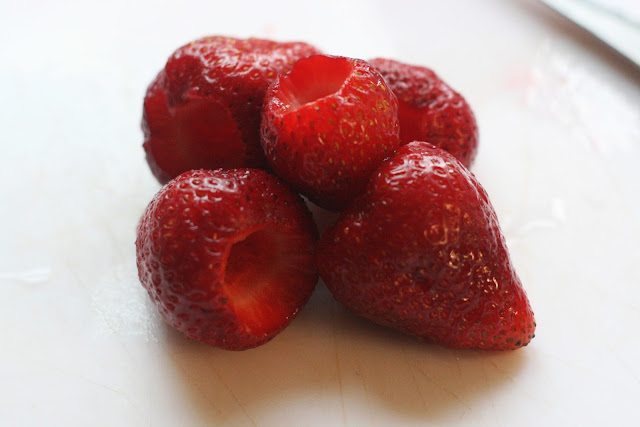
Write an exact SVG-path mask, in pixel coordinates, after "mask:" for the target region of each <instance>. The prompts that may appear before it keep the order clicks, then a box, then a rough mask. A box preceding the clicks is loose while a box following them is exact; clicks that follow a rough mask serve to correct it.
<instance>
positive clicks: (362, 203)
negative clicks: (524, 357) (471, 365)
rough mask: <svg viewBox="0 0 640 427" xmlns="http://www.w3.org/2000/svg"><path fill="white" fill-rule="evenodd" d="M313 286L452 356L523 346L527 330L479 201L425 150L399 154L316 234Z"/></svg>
mask: <svg viewBox="0 0 640 427" xmlns="http://www.w3.org/2000/svg"><path fill="white" fill-rule="evenodd" d="M317 263H318V269H319V272H320V277H321V278H322V279H323V280H324V281H325V283H326V285H327V286H328V288H329V289H330V290H331V292H332V293H333V295H334V297H335V298H336V299H337V300H338V301H340V302H342V303H344V304H345V305H346V306H347V307H348V308H350V309H352V310H353V311H354V312H355V313H356V314H358V315H360V316H363V317H365V318H368V319H371V320H373V321H374V322H377V323H379V324H382V325H385V326H389V327H392V328H395V329H398V330H400V331H403V332H405V333H408V334H412V335H415V336H417V337H419V338H421V339H424V340H430V341H432V342H435V343H438V344H440V345H444V346H448V347H454V348H481V349H492V350H510V349H516V348H518V347H521V346H524V345H527V344H528V343H529V341H530V340H531V338H532V337H533V334H534V330H535V321H534V318H533V313H532V311H531V307H530V305H529V301H528V299H527V296H526V294H525V291H524V290H523V288H522V285H521V283H520V280H519V278H518V276H517V275H516V272H515V271H514V269H513V266H512V264H511V262H510V259H509V254H508V252H507V247H506V244H505V240H504V238H503V236H502V234H501V231H500V227H499V225H498V219H497V217H496V214H495V212H494V210H493V208H492V206H491V203H490V202H489V198H488V196H487V193H486V192H485V190H484V189H483V188H482V186H481V185H480V183H479V182H478V181H477V180H476V178H475V177H474V176H473V174H472V173H471V172H469V171H468V170H467V169H466V168H465V167H464V166H463V165H462V163H461V162H459V161H458V160H457V159H456V158H455V157H453V156H452V155H450V154H449V153H447V152H446V151H444V150H441V149H439V148H436V147H435V146H433V145H431V144H428V143H425V142H413V143H410V144H408V145H405V146H403V147H401V148H400V149H399V150H398V151H397V153H396V154H395V156H394V157H392V158H391V159H390V160H388V161H386V162H385V163H383V164H382V165H381V166H380V167H379V168H378V169H377V170H376V172H375V173H374V174H373V176H372V178H371V181H370V182H369V185H368V186H367V189H366V191H365V193H364V194H363V195H362V196H361V197H359V198H358V199H356V201H355V202H354V203H353V204H352V205H351V206H350V207H349V208H348V209H347V210H346V211H344V212H343V213H342V214H341V215H340V217H339V219H338V221H337V222H336V223H335V224H334V225H333V226H332V227H331V228H329V229H328V230H327V231H325V233H324V234H323V236H322V238H321V240H320V243H319V246H318V253H317Z"/></svg>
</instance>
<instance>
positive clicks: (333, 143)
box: [262, 55, 400, 210]
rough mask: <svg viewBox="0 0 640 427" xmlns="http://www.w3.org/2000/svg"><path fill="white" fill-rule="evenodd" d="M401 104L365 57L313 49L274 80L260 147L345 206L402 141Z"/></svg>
mask: <svg viewBox="0 0 640 427" xmlns="http://www.w3.org/2000/svg"><path fill="white" fill-rule="evenodd" d="M397 111H398V103H397V100H396V97H395V95H394V94H393V93H392V92H391V90H389V88H388V87H387V84H386V83H385V81H384V79H383V78H382V76H381V75H380V74H379V73H378V72H377V71H375V70H374V69H373V68H372V67H371V66H370V65H369V64H368V63H367V62H365V61H363V60H361V59H352V58H344V57H336V56H325V55H314V56H310V57H308V58H303V59H301V60H299V61H298V62H296V63H295V65H294V66H293V68H292V69H291V71H290V72H289V73H287V74H286V75H282V76H280V77H278V79H276V81H275V82H274V83H273V84H272V85H271V86H270V87H269V90H268V92H267V95H266V96H265V102H264V109H263V121H262V147H263V149H264V151H265V155H266V157H267V160H268V161H269V163H270V165H271V167H272V168H273V170H274V171H275V172H276V173H277V174H278V175H279V176H280V177H282V178H283V179H284V180H285V181H286V182H288V183H289V184H291V186H292V187H293V188H294V189H296V190H297V191H298V192H300V193H302V194H304V195H305V196H307V197H308V198H309V199H310V200H311V201H313V202H314V203H316V204H317V205H319V206H321V207H324V208H327V209H331V210H341V209H343V208H345V207H346V206H347V205H348V204H349V203H350V202H351V200H352V199H353V198H354V197H355V196H356V195H358V194H359V193H361V192H362V191H363V190H364V187H365V186H366V183H367V180H368V179H369V176H370V175H371V173H372V172H373V170H374V169H375V168H376V167H377V166H378V165H379V164H380V162H381V161H382V160H384V159H386V158H387V157H389V156H391V154H393V152H394V151H395V150H396V149H397V148H398V147H399V146H400V137H399V125H398V117H397Z"/></svg>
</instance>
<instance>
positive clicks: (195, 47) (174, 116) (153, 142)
mask: <svg viewBox="0 0 640 427" xmlns="http://www.w3.org/2000/svg"><path fill="white" fill-rule="evenodd" d="M316 53H318V50H317V49H316V48H314V47H313V46H310V45H308V44H305V43H278V42H274V41H270V40H260V39H253V38H252V39H247V40H241V39H234V38H229V37H205V38H201V39H199V40H196V41H193V42H191V43H189V44H187V45H186V46H183V47H181V48H179V49H178V50H176V51H175V53H174V54H173V55H172V56H171V57H170V58H169V60H168V61H167V63H166V66H165V67H164V69H163V70H162V71H160V73H159V74H158V76H157V77H156V78H155V80H154V81H153V82H152V83H151V85H150V86H149V88H148V90H147V94H146V97H145V100H144V108H143V119H142V129H143V131H144V138H145V139H144V145H143V147H144V150H145V153H146V156H147V162H148V163H149V166H150V167H151V170H152V172H153V174H154V175H155V176H156V178H157V179H158V181H160V182H161V183H165V182H167V181H168V180H169V179H171V178H173V177H175V176H177V175H179V174H180V173H182V172H185V171H187V170H191V169H197V168H205V169H215V168H239V167H253V168H264V167H266V162H265V159H264V155H263V153H262V149H261V148H260V113H261V109H262V102H263V99H264V94H265V92H266V90H267V87H268V86H269V84H270V83H271V82H272V81H273V80H274V79H275V78H276V76H277V75H278V74H279V73H283V72H286V71H288V70H289V69H290V68H291V66H292V65H293V63H294V62H295V61H296V60H298V59H299V58H302V57H305V56H309V55H312V54H316Z"/></svg>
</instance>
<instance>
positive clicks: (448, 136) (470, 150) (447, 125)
mask: <svg viewBox="0 0 640 427" xmlns="http://www.w3.org/2000/svg"><path fill="white" fill-rule="evenodd" d="M369 62H370V63H371V65H373V66H374V67H375V69H376V70H378V71H379V72H380V74H382V75H383V76H384V78H385V79H386V80H387V83H388V84H389V87H390V88H391V90H392V91H393V93H395V95H396V96H397V97H398V105H399V109H398V118H399V119H400V140H401V141H402V144H408V143H409V142H411V141H428V142H430V143H432V144H434V145H435V146H436V147H439V148H442V149H443V150H446V151H448V152H449V153H451V154H453V155H454V156H455V157H456V158H457V159H458V160H460V161H461V162H462V164H463V165H465V166H466V167H467V168H468V167H470V166H471V164H472V163H473V160H474V159H475V157H476V152H477V150H478V125H477V124H476V119H475V116H474V115H473V111H471V107H469V104H468V103H467V101H466V100H465V99H464V98H463V97H462V95H460V94H459V93H457V92H456V91H454V90H453V89H451V87H449V86H448V85H447V84H446V83H445V82H443V81H442V80H441V79H440V77H438V76H437V75H436V73H434V72H433V71H432V70H430V69H428V68H425V67H419V66H416V65H408V64H403V63H401V62H397V61H393V60H391V59H381V58H376V59H372V60H371V61H369Z"/></svg>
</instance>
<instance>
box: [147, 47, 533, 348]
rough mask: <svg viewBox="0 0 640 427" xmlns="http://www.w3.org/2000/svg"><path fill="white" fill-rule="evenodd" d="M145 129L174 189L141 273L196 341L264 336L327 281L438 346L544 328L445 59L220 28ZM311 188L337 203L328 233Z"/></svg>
mask: <svg viewBox="0 0 640 427" xmlns="http://www.w3.org/2000/svg"><path fill="white" fill-rule="evenodd" d="M142 127H143V131H144V136H145V140H144V150H145V152H146V156H147V161H148V163H149V166H150V167H151V170H152V172H153V174H154V175H155V176H156V178H157V179H158V180H159V181H160V182H161V183H162V184H164V186H163V187H162V189H161V190H160V191H159V192H158V194H157V195H156V196H155V197H154V199H153V200H152V201H151V203H150V204H149V206H148V207H147V209H146V211H145V212H144V214H143V216H142V219H141V221H140V224H139V227H138V235H137V240H136V250H137V266H138V272H139V278H140V281H141V282H142V284H143V286H144V287H145V288H146V289H147V291H148V293H149V295H150V297H151V299H152V300H153V301H154V303H155V304H156V305H157V307H158V309H159V311H160V314H161V315H162V317H163V318H164V319H165V320H166V321H167V322H168V323H169V324H171V325H173V326H174V327H175V328H177V329H178V330H180V331H181V332H182V333H183V334H184V335H186V336H187V337H189V338H192V339H195V340H198V341H202V342H205V343H208V344H211V345H214V346H217V347H221V348H225V349H229V350H242V349H247V348H252V347H256V346H258V345H261V344H263V343H265V342H267V341H269V340H270V339H272V338H273V337H274V336H275V335H277V334H278V333H279V332H280V331H281V330H282V329H284V328H285V327H286V326H287V325H288V324H289V323H290V322H291V321H292V320H293V318H294V317H295V316H296V314H297V313H298V312H299V311H300V310H301V309H302V307H303V306H304V304H305V303H306V302H307V300H308V299H309V297H310V296H311V294H312V292H313V290H314V288H315V286H316V283H317V282H318V276H320V277H321V278H322V280H323V281H324V282H325V283H326V285H327V287H328V288H329V290H330V291H331V292H332V294H333V295H334V297H335V298H336V299H337V300H338V301H340V302H341V303H343V304H344V305H345V306H346V307H348V308H349V309H351V310H352V311H353V312H355V313H356V314H358V315H360V316H363V317H365V318H368V319H371V320H372V321H374V322H377V323H379V324H382V325H386V326H389V327H392V328H395V329H397V330H400V331H402V332H405V333H408V334H411V335H415V336H416V337H418V338H420V339H423V340H426V341H430V342H435V343H437V344H440V345H444V346H448V347H453V348H482V349H493V350H508V349H516V348H519V347H521V346H524V345H527V344H528V343H529V341H530V340H531V338H532V337H533V335H534V330H535V321H534V318H533V313H532V311H531V307H530V305H529V301H528V300H527V296H526V294H525V292H524V290H523V288H522V285H521V283H520V280H519V278H518V276H517V275H516V273H515V271H514V269H513V267H512V265H511V262H510V260H509V254H508V252H507V248H506V245H505V241H504V238H503V236H502V234H501V231H500V228H499V225H498V219H497V217H496V214H495V212H494V210H493V208H492V206H491V204H490V202H489V199H488V197H487V193H486V192H485V190H484V189H483V188H482V186H481V185H480V183H479V182H478V181H477V180H476V178H475V177H474V175H473V174H472V173H471V172H469V170H468V168H469V167H470V166H471V163H472V162H473V159H474V157H475V153H476V150H477V145H478V130H477V126H476V121H475V118H474V116H473V113H472V111H471V109H470V107H469V105H468V104H467V102H466V101H465V100H464V98H463V97H462V96H461V95H460V94H458V93H457V92H455V91H454V90H453V89H451V88H450V87H449V86H448V85H447V84H446V83H444V82H443V81H442V80H441V79H440V78H439V77H438V76H437V75H436V74H435V73H434V72H433V71H431V70H429V69H427V68H424V67H419V66H412V65H407V64H402V63H399V62H397V61H393V60H389V59H373V60H370V61H364V60H361V59H352V58H345V57H337V56H327V55H323V54H321V53H320V52H319V51H318V50H317V49H316V48H314V47H313V46H310V45H308V44H306V43H279V42H274V41H269V40H259V39H248V40H240V39H233V38H228V37H207V38H202V39H199V40H196V41H194V42H192V43H189V44H188V45H186V46H183V47H181V48H179V49H178V50H177V51H176V52H175V53H174V54H173V55H172V56H171V57H170V58H169V59H168V61H167V63H166V66H165V67H164V69H163V70H161V71H160V73H159V74H158V76H157V77H156V79H155V80H154V81H153V82H152V83H151V85H150V86H149V88H148V91H147V94H146V97H145V100H144V117H143V122H142ZM300 195H303V196H305V197H306V198H307V199H308V200H310V201H312V202H313V203H315V204H317V205H318V206H320V207H323V208H326V209H329V210H332V211H337V212H340V215H339V217H338V219H337V221H336V223H335V224H334V225H332V226H331V227H330V228H329V229H327V230H326V231H325V232H324V233H323V235H322V236H319V235H318V230H317V227H316V224H315V223H314V221H313V218H312V216H311V214H310V211H309V209H308V207H307V204H306V203H305V201H304V200H303V198H302V197H301V196H300Z"/></svg>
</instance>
